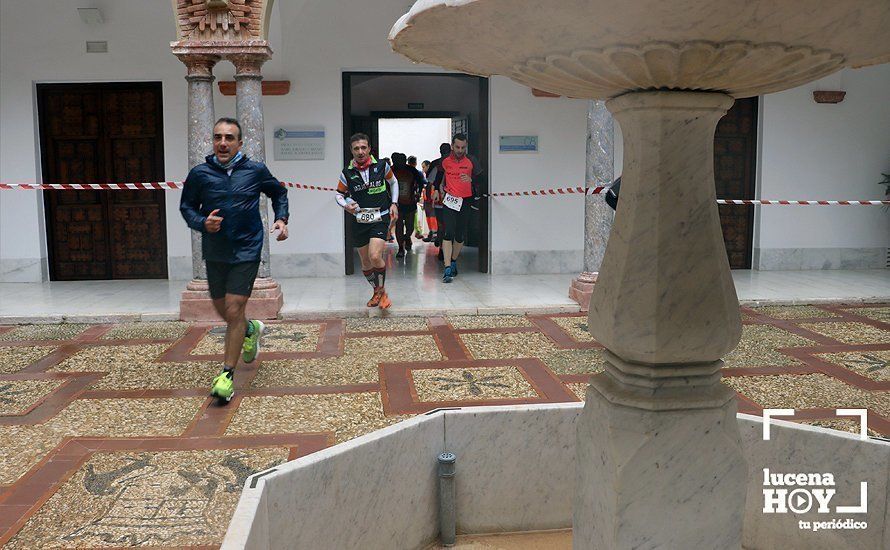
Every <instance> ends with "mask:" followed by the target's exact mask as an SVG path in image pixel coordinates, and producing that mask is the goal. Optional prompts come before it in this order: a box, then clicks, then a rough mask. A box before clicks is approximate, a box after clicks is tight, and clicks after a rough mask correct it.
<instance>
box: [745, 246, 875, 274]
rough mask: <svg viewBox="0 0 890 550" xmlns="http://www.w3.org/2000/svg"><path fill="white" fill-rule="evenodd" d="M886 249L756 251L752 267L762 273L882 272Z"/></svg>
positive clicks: (760, 249) (785, 249) (756, 249)
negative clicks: (799, 271)
mask: <svg viewBox="0 0 890 550" xmlns="http://www.w3.org/2000/svg"><path fill="white" fill-rule="evenodd" d="M886 266H887V248H755V249H754V258H753V267H754V269H758V270H760V271H798V270H804V269H880V268H882V267H886Z"/></svg>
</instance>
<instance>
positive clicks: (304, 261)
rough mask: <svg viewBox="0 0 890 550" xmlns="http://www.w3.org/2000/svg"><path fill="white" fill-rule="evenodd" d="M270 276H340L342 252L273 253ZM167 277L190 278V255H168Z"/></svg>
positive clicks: (342, 266) (174, 278) (342, 268)
mask: <svg viewBox="0 0 890 550" xmlns="http://www.w3.org/2000/svg"><path fill="white" fill-rule="evenodd" d="M271 263H272V278H273V279H288V278H291V277H342V276H343V273H344V263H343V254H329V253H317V254H273V255H272V258H271ZM167 278H168V279H170V280H171V281H189V280H191V278H192V257H191V256H168V257H167Z"/></svg>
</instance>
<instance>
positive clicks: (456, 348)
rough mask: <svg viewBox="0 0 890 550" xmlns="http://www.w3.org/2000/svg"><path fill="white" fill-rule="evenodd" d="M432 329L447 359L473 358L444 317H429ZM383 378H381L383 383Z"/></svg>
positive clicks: (440, 349) (437, 344)
mask: <svg viewBox="0 0 890 550" xmlns="http://www.w3.org/2000/svg"><path fill="white" fill-rule="evenodd" d="M428 322H429V324H430V329H431V330H432V332H433V338H434V339H435V340H436V346H438V348H439V352H440V353H441V354H442V357H444V358H445V359H446V360H452V361H459V360H464V359H471V358H472V357H473V355H472V354H471V353H470V350H468V349H467V347H466V346H465V345H464V343H463V342H462V341H461V339H460V338H458V337H457V335H456V334H455V333H454V330H453V329H452V328H451V325H449V324H448V321H446V320H445V318H444V317H430V318H429V319H428ZM382 382H383V379H382V378H381V383H382Z"/></svg>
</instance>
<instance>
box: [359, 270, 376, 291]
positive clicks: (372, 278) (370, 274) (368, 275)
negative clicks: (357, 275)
mask: <svg viewBox="0 0 890 550" xmlns="http://www.w3.org/2000/svg"><path fill="white" fill-rule="evenodd" d="M362 275H364V276H365V279H367V280H368V282H369V283H370V284H371V286H373V287H374V288H377V274H376V273H375V272H374V270H373V269H368V270H365V269H363V270H362Z"/></svg>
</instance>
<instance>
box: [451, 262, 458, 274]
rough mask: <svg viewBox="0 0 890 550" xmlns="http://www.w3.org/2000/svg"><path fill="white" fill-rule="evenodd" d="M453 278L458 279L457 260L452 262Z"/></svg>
mask: <svg viewBox="0 0 890 550" xmlns="http://www.w3.org/2000/svg"><path fill="white" fill-rule="evenodd" d="M451 276H452V277H457V260H451Z"/></svg>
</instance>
